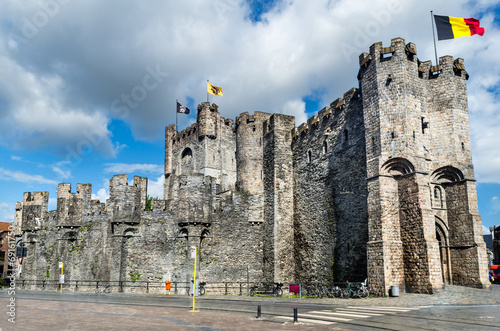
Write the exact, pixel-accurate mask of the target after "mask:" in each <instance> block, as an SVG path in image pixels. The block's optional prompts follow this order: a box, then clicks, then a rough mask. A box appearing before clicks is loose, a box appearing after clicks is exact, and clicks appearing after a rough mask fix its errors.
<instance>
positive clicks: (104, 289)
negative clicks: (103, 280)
mask: <svg viewBox="0 0 500 331" xmlns="http://www.w3.org/2000/svg"><path fill="white" fill-rule="evenodd" d="M112 289H113V288H112V287H111V285H109V284H104V285H101V286H99V287H98V288H96V289H95V293H96V294H99V293H111V290H112Z"/></svg>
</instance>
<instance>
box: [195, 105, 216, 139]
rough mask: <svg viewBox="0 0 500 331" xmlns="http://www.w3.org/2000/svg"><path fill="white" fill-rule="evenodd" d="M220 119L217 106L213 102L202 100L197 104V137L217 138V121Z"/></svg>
mask: <svg viewBox="0 0 500 331" xmlns="http://www.w3.org/2000/svg"><path fill="white" fill-rule="evenodd" d="M219 120H220V113H219V107H218V106H217V105H216V104H215V103H214V104H212V105H211V106H210V103H209V102H203V103H201V104H200V105H199V106H198V114H197V118H196V121H197V123H198V137H200V138H204V137H208V138H211V139H215V138H217V133H218V123H219Z"/></svg>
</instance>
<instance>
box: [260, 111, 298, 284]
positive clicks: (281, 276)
mask: <svg viewBox="0 0 500 331" xmlns="http://www.w3.org/2000/svg"><path fill="white" fill-rule="evenodd" d="M294 127H295V118H294V117H293V116H288V115H281V114H273V115H272V116H271V117H270V118H269V119H268V120H267V121H266V122H264V142H263V151H264V154H263V173H264V175H263V177H264V180H263V182H264V189H265V200H264V201H265V204H264V221H265V223H264V224H265V232H266V238H265V239H264V240H265V244H264V261H266V262H267V263H270V264H272V267H271V266H270V265H268V266H267V268H266V266H264V267H265V269H266V270H265V272H264V276H265V277H266V276H267V278H268V279H269V280H271V279H274V281H276V282H285V281H290V282H292V281H294V276H295V273H294V271H295V255H294V254H292V253H291V252H293V251H294V249H295V247H294V231H293V228H294V224H293V211H294V208H293V192H294V189H293V187H294V183H293V181H294V180H293V175H294V172H293V158H292V129H293V128H294ZM271 272H272V275H271V274H270V273H271Z"/></svg>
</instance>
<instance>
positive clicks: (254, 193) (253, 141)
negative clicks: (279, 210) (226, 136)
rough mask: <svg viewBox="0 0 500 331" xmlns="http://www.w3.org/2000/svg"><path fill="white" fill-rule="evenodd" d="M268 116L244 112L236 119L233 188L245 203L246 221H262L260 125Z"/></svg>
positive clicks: (261, 113)
mask: <svg viewBox="0 0 500 331" xmlns="http://www.w3.org/2000/svg"><path fill="white" fill-rule="evenodd" d="M270 116H271V115H270V114H267V113H263V112H255V113H254V115H249V114H248V113H247V112H245V113H242V114H240V116H238V117H237V118H236V168H237V170H238V171H237V177H236V190H237V191H238V192H242V194H243V195H244V197H245V200H246V201H247V202H248V207H247V208H248V209H247V211H248V213H247V217H248V221H249V222H257V223H262V222H263V218H264V215H263V209H264V172H263V158H264V152H263V150H264V142H263V124H264V122H265V121H266V120H268V119H269V117H270Z"/></svg>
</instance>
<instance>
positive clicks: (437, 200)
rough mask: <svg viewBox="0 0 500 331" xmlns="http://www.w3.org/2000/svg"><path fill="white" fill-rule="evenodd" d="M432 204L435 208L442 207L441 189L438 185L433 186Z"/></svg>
mask: <svg viewBox="0 0 500 331" xmlns="http://www.w3.org/2000/svg"><path fill="white" fill-rule="evenodd" d="M434 205H435V207H436V208H443V191H442V190H441V188H440V187H439V186H437V185H436V186H434Z"/></svg>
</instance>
